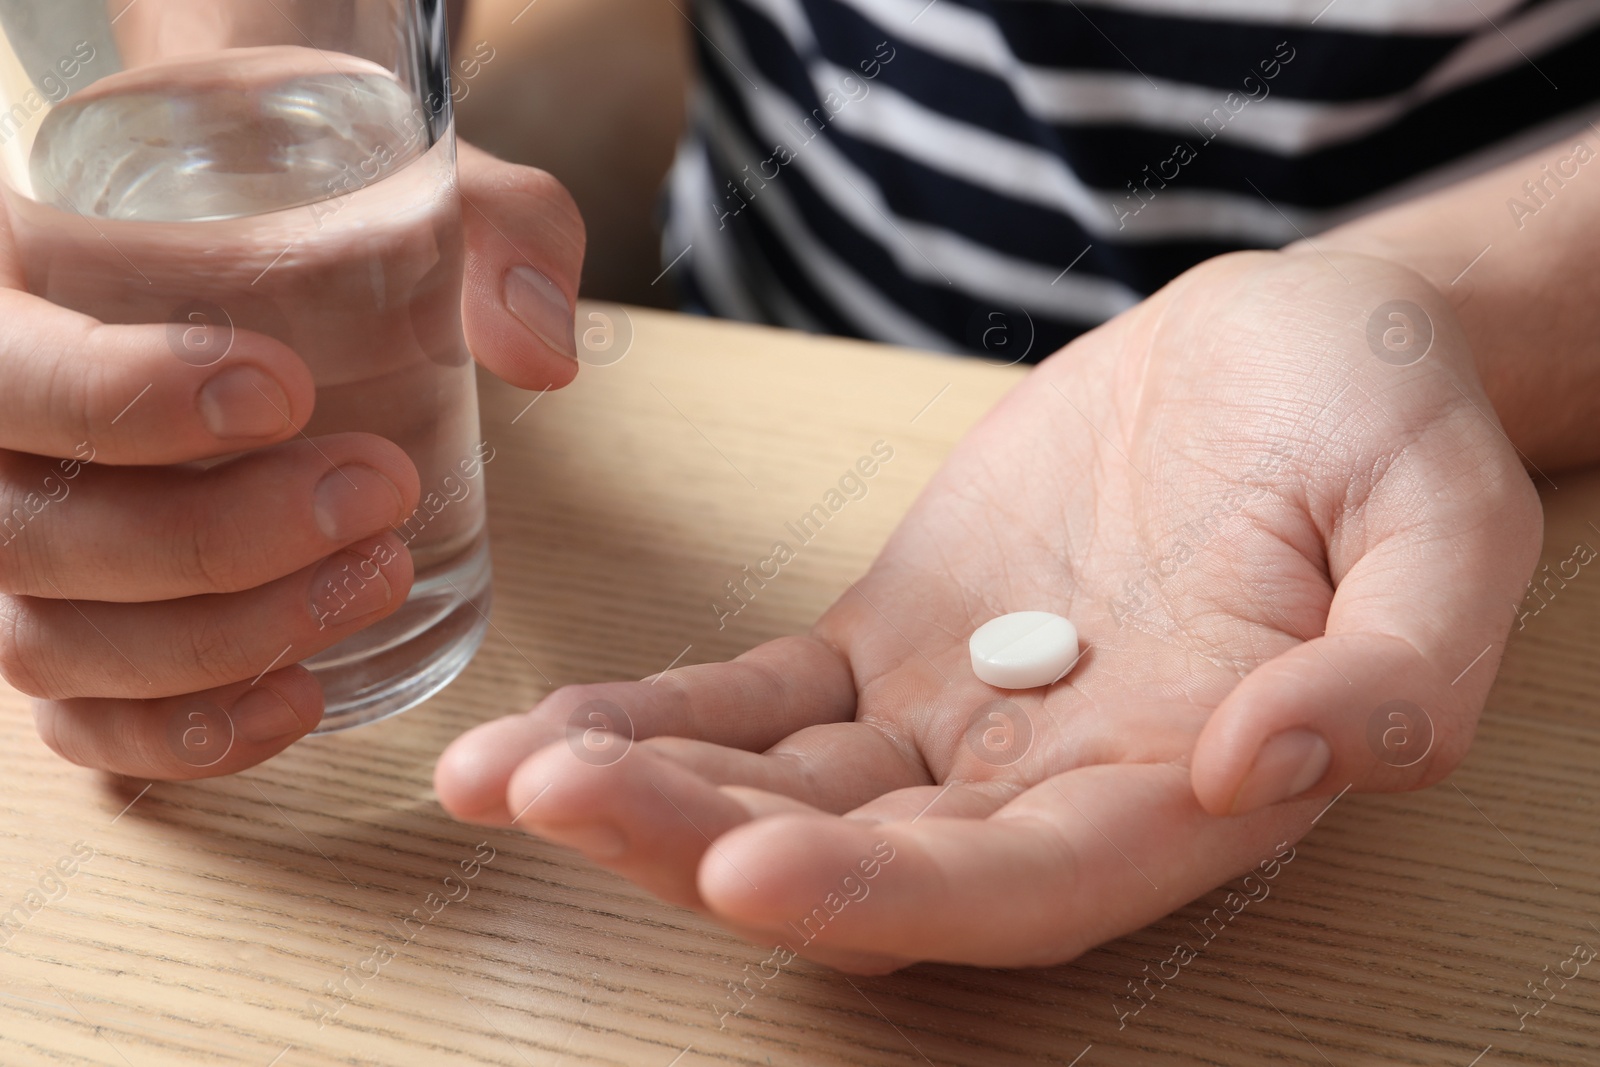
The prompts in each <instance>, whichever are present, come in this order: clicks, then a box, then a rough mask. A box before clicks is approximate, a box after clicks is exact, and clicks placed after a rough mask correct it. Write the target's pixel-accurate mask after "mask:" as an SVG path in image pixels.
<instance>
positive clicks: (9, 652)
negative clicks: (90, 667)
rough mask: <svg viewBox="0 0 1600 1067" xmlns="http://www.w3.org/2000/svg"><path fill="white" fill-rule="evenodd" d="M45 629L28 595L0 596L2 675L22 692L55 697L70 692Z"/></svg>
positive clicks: (43, 696)
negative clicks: (59, 669)
mask: <svg viewBox="0 0 1600 1067" xmlns="http://www.w3.org/2000/svg"><path fill="white" fill-rule="evenodd" d="M45 631H46V625H45V622H44V620H43V618H42V617H41V613H40V612H39V611H38V609H37V608H36V607H35V606H33V605H32V604H30V603H29V601H28V598H26V597H16V596H0V677H4V678H5V680H6V682H7V683H8V684H9V685H10V686H11V687H12V688H13V689H16V690H17V691H18V692H20V693H24V694H26V695H28V696H31V697H36V698H40V699H56V698H59V697H62V696H65V695H67V692H66V687H65V685H64V684H63V682H64V680H63V679H62V678H61V677H60V673H59V671H58V670H57V669H56V667H55V664H56V662H57V661H56V659H55V655H54V651H53V650H54V648H55V647H56V646H55V643H54V642H53V641H51V640H50V639H49V637H48V635H47V634H46V632H45Z"/></svg>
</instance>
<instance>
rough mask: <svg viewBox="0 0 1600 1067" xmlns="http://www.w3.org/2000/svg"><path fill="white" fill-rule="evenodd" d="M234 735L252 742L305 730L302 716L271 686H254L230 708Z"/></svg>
mask: <svg viewBox="0 0 1600 1067" xmlns="http://www.w3.org/2000/svg"><path fill="white" fill-rule="evenodd" d="M228 718H229V719H230V720H231V721H232V722H233V732H234V736H235V737H237V738H239V740H241V741H244V742H246V743H248V744H252V745H264V744H266V743H267V742H269V741H281V740H283V739H284V738H286V737H298V736H299V735H300V734H303V733H305V732H306V726H305V724H304V723H302V722H301V721H300V716H298V715H296V714H295V713H294V709H293V708H291V707H290V706H289V705H288V704H286V703H285V702H284V699H283V698H282V697H280V696H279V695H278V694H277V693H274V692H273V691H272V690H270V689H251V690H250V691H249V692H247V693H245V695H244V696H242V697H240V698H239V699H238V700H236V701H234V704H233V707H231V708H229V709H228Z"/></svg>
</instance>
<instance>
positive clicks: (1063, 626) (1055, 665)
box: [968, 611, 1078, 689]
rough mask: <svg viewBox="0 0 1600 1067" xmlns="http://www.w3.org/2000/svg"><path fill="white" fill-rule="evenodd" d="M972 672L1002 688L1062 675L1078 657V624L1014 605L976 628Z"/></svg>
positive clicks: (1044, 682) (1032, 685)
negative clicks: (1010, 611)
mask: <svg viewBox="0 0 1600 1067" xmlns="http://www.w3.org/2000/svg"><path fill="white" fill-rule="evenodd" d="M968 648H970V649H971V651H972V673H974V674H976V675H977V676H978V679H979V680H980V681H984V682H988V683H989V684H990V685H993V686H998V687H999V688H1001V689H1033V688H1036V687H1038V686H1041V685H1049V684H1050V683H1052V682H1055V681H1058V680H1059V679H1060V678H1061V677H1062V676H1063V675H1064V674H1066V673H1067V671H1068V670H1069V669H1070V668H1071V667H1072V664H1073V663H1074V662H1076V661H1077V658H1078V628H1077V627H1076V626H1074V625H1072V623H1070V622H1068V621H1067V620H1066V619H1064V618H1062V617H1061V616H1060V615H1056V614H1053V613H1052V612H1048V611H1014V612H1012V613H1011V614H1010V615H1002V616H1000V617H999V618H998V619H990V620H989V621H988V622H986V623H984V624H983V625H982V626H980V627H978V628H977V629H976V630H974V631H973V633H972V640H971V641H969V642H968Z"/></svg>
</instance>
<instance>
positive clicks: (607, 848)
mask: <svg viewBox="0 0 1600 1067" xmlns="http://www.w3.org/2000/svg"><path fill="white" fill-rule="evenodd" d="M548 836H549V837H550V839H551V840H552V841H556V842H559V843H560V844H563V845H566V846H567V847H568V848H575V849H577V850H578V851H579V852H582V853H583V854H584V855H585V856H588V857H589V858H590V859H597V860H608V859H613V858H615V857H617V856H620V855H622V854H623V853H624V852H626V851H627V850H628V842H627V839H626V838H624V837H623V836H622V834H621V832H619V831H618V830H616V829H615V828H613V827H610V826H607V825H605V824H604V823H591V824H588V825H584V826H563V827H561V829H560V830H559V831H553V832H550V833H549V835H548Z"/></svg>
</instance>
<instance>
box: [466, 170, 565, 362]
mask: <svg viewBox="0 0 1600 1067" xmlns="http://www.w3.org/2000/svg"><path fill="white" fill-rule="evenodd" d="M459 150H460V172H461V200H462V204H461V214H462V222H463V225H464V228H465V231H466V257H467V258H466V272H465V285H464V287H463V292H462V298H461V310H462V317H463V325H464V326H465V329H466V337H467V347H469V348H470V349H471V350H472V353H473V355H474V356H476V357H477V359H478V362H480V363H482V364H483V365H484V366H485V367H486V368H488V369H489V370H490V371H491V372H493V373H494V374H496V375H498V376H499V377H501V378H504V379H505V380H506V381H508V382H510V383H511V384H512V385H515V386H517V387H519V388H522V389H551V388H559V387H560V386H563V385H566V384H567V383H569V382H571V381H572V379H573V378H574V377H576V376H577V373H578V347H577V341H576V338H575V336H574V306H575V302H576V301H577V298H578V280H579V276H580V275H581V274H582V272H583V251H584V226H583V217H582V216H581V215H579V213H578V206H577V204H575V203H574V202H573V200H572V197H571V195H570V194H568V192H567V190H566V189H565V188H563V187H562V185H561V183H560V182H558V181H556V179H555V178H553V177H551V176H550V175H549V174H547V173H545V172H544V171H542V170H535V169H534V168H532V167H521V166H516V165H515V164H511V163H505V162H502V161H501V160H498V159H495V158H494V157H493V156H491V155H489V154H488V153H487V152H483V151H481V150H479V149H477V148H474V147H472V146H471V145H469V144H466V143H465V142H463V143H461V144H460V146H459Z"/></svg>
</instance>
